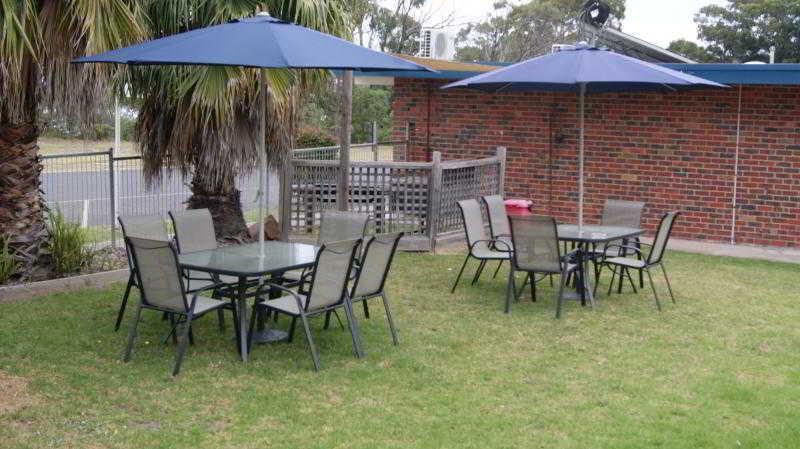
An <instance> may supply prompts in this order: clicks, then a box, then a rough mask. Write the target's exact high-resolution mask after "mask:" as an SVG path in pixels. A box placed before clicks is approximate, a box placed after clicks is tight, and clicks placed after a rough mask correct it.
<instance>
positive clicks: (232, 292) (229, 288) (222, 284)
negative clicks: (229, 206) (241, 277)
mask: <svg viewBox="0 0 800 449" xmlns="http://www.w3.org/2000/svg"><path fill="white" fill-rule="evenodd" d="M202 211H206V212H208V214H209V218H210V216H211V212H210V211H209V210H208V209H188V210H184V211H179V212H176V211H169V212H167V215H168V216H169V219H170V221H171V222H172V229H173V231H175V238H174V240H175V246H176V248H177V251H178V253H179V254H180V253H182V252H183V250H182V249H181V232H180V231H179V228H180V226H178V223H177V220H176V218H181V217H180V215H188V214H192V213H202ZM212 227H213V221H212ZM184 237H185V236H184ZM214 246H215V247H216V237H215V238H214ZM207 249H213V248H207ZM204 275H205V276H207V277H192V275H191V272H190V271H189V270H184V278H185V279H186V281H187V283H188V286H189V287H191V282H192V281H203V282H205V283H209V282H210V283H212V284H216V285H217V289H216V291H215V296H219V297H225V298H228V299H229V301H230V302H229V304H228V305H227V306H226V307H225V308H226V309H230V310H235V309H236V304H235V301H236V297H237V295H238V293H237V291H236V289H237V288H238V286H239V281H238V279H237V280H231V281H230V282H227V281H225V280H224V279H222V278H221V277H220V276H219V275H216V274H211V273H207V274H204ZM255 285H258V279H254V280H251V281H250V282H249V286H250V287H253V286H255ZM205 287H206V286H205V285H203V284H201V287H200V289H201V290H202V289H205ZM188 291H189V293H191V292H193V291H195V289H192V288H189V289H188ZM217 319H218V323H219V330H220V332H224V331H225V315H224V314H223V312H222V310H220V311H219V312H218V315H217ZM236 324H237V323H236V322H235V323H234V325H236Z"/></svg>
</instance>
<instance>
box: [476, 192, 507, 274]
mask: <svg viewBox="0 0 800 449" xmlns="http://www.w3.org/2000/svg"><path fill="white" fill-rule="evenodd" d="M481 201H482V202H483V205H484V207H485V208H486V213H487V214H488V215H489V234H490V235H491V236H492V239H494V240H499V241H502V242H503V243H505V244H506V245H507V246H511V247H512V249H513V245H512V244H511V223H510V221H509V218H508V214H507V213H506V209H505V204H504V203H503V197H502V196H500V195H484V196H482V197H481ZM498 201H499V203H497V202H498ZM504 220H505V223H506V225H505V229H503V227H502V226H500V227H498V226H497V224H499V223H502V222H503V221H504ZM503 262H504V260H501V261H500V262H499V263H498V264H497V268H495V270H494V274H493V275H492V279H494V278H496V277H497V273H498V272H499V271H500V267H502V266H503Z"/></svg>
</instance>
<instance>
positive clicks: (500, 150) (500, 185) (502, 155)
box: [497, 147, 506, 197]
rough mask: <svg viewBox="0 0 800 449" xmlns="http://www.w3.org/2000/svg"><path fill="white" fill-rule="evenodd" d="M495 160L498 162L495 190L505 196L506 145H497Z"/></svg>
mask: <svg viewBox="0 0 800 449" xmlns="http://www.w3.org/2000/svg"><path fill="white" fill-rule="evenodd" d="M497 160H498V161H499V162H500V168H498V171H499V173H498V174H497V176H498V179H497V190H498V192H497V193H498V194H500V196H502V197H505V196H506V147H497Z"/></svg>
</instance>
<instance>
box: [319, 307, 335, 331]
mask: <svg viewBox="0 0 800 449" xmlns="http://www.w3.org/2000/svg"><path fill="white" fill-rule="evenodd" d="M332 313H333V312H331V311H330V310H329V311H327V312H325V324H324V325H323V326H322V328H323V329H325V330H328V328H329V327H330V326H331V314H332Z"/></svg>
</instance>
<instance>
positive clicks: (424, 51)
mask: <svg viewBox="0 0 800 449" xmlns="http://www.w3.org/2000/svg"><path fill="white" fill-rule="evenodd" d="M417 56H420V57H422V58H431V59H444V60H445V61H452V60H453V59H454V58H455V56H456V45H455V39H454V38H453V37H452V36H451V35H449V34H448V33H447V32H445V31H442V30H436V29H432V28H423V29H422V31H421V32H420V38H419V53H417Z"/></svg>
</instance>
